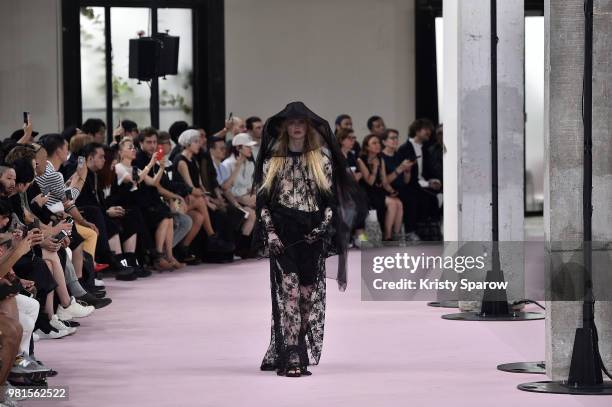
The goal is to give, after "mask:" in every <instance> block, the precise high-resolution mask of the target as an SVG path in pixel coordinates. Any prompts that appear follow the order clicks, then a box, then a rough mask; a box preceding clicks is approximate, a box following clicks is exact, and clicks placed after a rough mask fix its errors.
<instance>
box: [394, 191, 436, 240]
mask: <svg viewBox="0 0 612 407" xmlns="http://www.w3.org/2000/svg"><path fill="white" fill-rule="evenodd" d="M436 193H437V192H435V191H433V190H431V189H428V188H421V187H420V186H407V187H405V188H402V189H401V190H400V191H399V196H400V200H401V201H402V204H403V206H404V229H405V230H406V233H410V232H416V227H417V223H419V222H425V221H428V220H440V208H438V198H437V197H436Z"/></svg>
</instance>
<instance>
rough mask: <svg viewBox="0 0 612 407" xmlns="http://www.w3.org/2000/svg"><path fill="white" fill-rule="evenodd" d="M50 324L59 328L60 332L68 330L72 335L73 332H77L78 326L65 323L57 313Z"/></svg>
mask: <svg viewBox="0 0 612 407" xmlns="http://www.w3.org/2000/svg"><path fill="white" fill-rule="evenodd" d="M49 324H51V326H52V327H53V328H55V329H57V330H58V331H60V332H62V331H67V332H68V335H72V334H73V333H75V332H76V328H73V327H70V326H66V325H64V323H63V322H62V321H60V319H59V318H58V316H57V315H53V316H52V317H51V320H50V321H49Z"/></svg>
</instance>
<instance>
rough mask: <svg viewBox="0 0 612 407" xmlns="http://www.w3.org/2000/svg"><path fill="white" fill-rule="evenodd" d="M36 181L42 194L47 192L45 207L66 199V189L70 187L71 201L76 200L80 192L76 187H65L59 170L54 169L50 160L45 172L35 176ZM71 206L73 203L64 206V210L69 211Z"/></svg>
mask: <svg viewBox="0 0 612 407" xmlns="http://www.w3.org/2000/svg"><path fill="white" fill-rule="evenodd" d="M36 183H37V184H38V186H39V188H40V191H41V192H42V193H43V194H45V195H46V194H49V195H48V196H49V199H48V200H47V204H46V205H45V206H46V207H47V208H50V207H52V206H53V205H55V204H57V203H58V202H64V201H65V200H66V192H65V191H66V189H70V190H71V191H72V199H73V201H76V199H77V198H78V196H79V194H80V193H81V191H80V190H78V189H77V188H66V187H65V183H64V176H63V175H62V173H61V172H59V171H56V170H55V168H54V167H53V164H51V162H50V161H47V167H46V168H45V173H44V174H43V175H41V176H40V177H36ZM72 208H74V205H73V206H71V207H70V208H66V212H68V211H70V210H71V209H72Z"/></svg>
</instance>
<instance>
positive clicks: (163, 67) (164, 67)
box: [154, 33, 179, 76]
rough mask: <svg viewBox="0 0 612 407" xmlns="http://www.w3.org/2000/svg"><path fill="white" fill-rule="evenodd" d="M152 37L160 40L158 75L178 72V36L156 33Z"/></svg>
mask: <svg viewBox="0 0 612 407" xmlns="http://www.w3.org/2000/svg"><path fill="white" fill-rule="evenodd" d="M154 38H155V39H157V40H159V41H160V42H161V53H160V56H159V70H158V75H159V76H165V75H176V74H177V73H178V57H179V37H173V36H171V35H168V34H166V33H157V34H155V35H154Z"/></svg>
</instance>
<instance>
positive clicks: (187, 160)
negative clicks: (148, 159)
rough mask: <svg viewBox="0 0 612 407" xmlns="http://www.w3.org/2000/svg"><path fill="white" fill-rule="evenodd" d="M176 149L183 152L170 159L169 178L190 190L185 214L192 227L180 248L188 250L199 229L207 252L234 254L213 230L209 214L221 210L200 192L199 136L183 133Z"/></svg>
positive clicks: (204, 192)
mask: <svg viewBox="0 0 612 407" xmlns="http://www.w3.org/2000/svg"><path fill="white" fill-rule="evenodd" d="M179 145H180V146H181V147H182V149H183V150H182V152H181V153H180V154H179V155H177V156H176V157H175V159H174V162H173V174H174V179H175V180H177V181H179V182H182V183H184V184H185V185H186V186H187V187H189V189H190V193H189V195H188V196H187V197H186V202H187V213H188V214H189V215H190V216H191V217H192V219H193V225H194V227H193V228H192V230H191V231H190V232H189V234H188V235H187V237H186V238H185V240H184V242H183V244H184V245H185V247H189V246H190V245H191V243H192V241H193V239H194V238H195V237H196V236H197V234H198V233H199V232H200V229H204V231H205V232H206V234H207V235H208V239H207V240H208V242H207V243H208V249H209V250H210V251H219V252H231V251H233V250H234V247H233V245H232V244H230V242H226V241H224V240H223V239H222V238H221V237H220V236H219V235H218V234H217V233H215V230H214V228H213V224H212V219H211V216H210V213H211V212H212V211H215V210H220V209H221V208H219V207H218V206H217V205H216V204H215V203H213V202H212V200H210V199H209V196H212V194H211V193H210V192H209V191H207V190H205V189H204V188H203V184H202V181H201V173H200V168H199V165H198V162H197V159H196V158H195V156H196V155H197V154H199V153H200V149H201V145H202V136H201V134H200V132H199V131H198V130H194V129H189V130H185V131H184V132H183V133H182V134H181V135H180V137H179ZM207 195H209V196H207ZM196 225H197V228H196Z"/></svg>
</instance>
